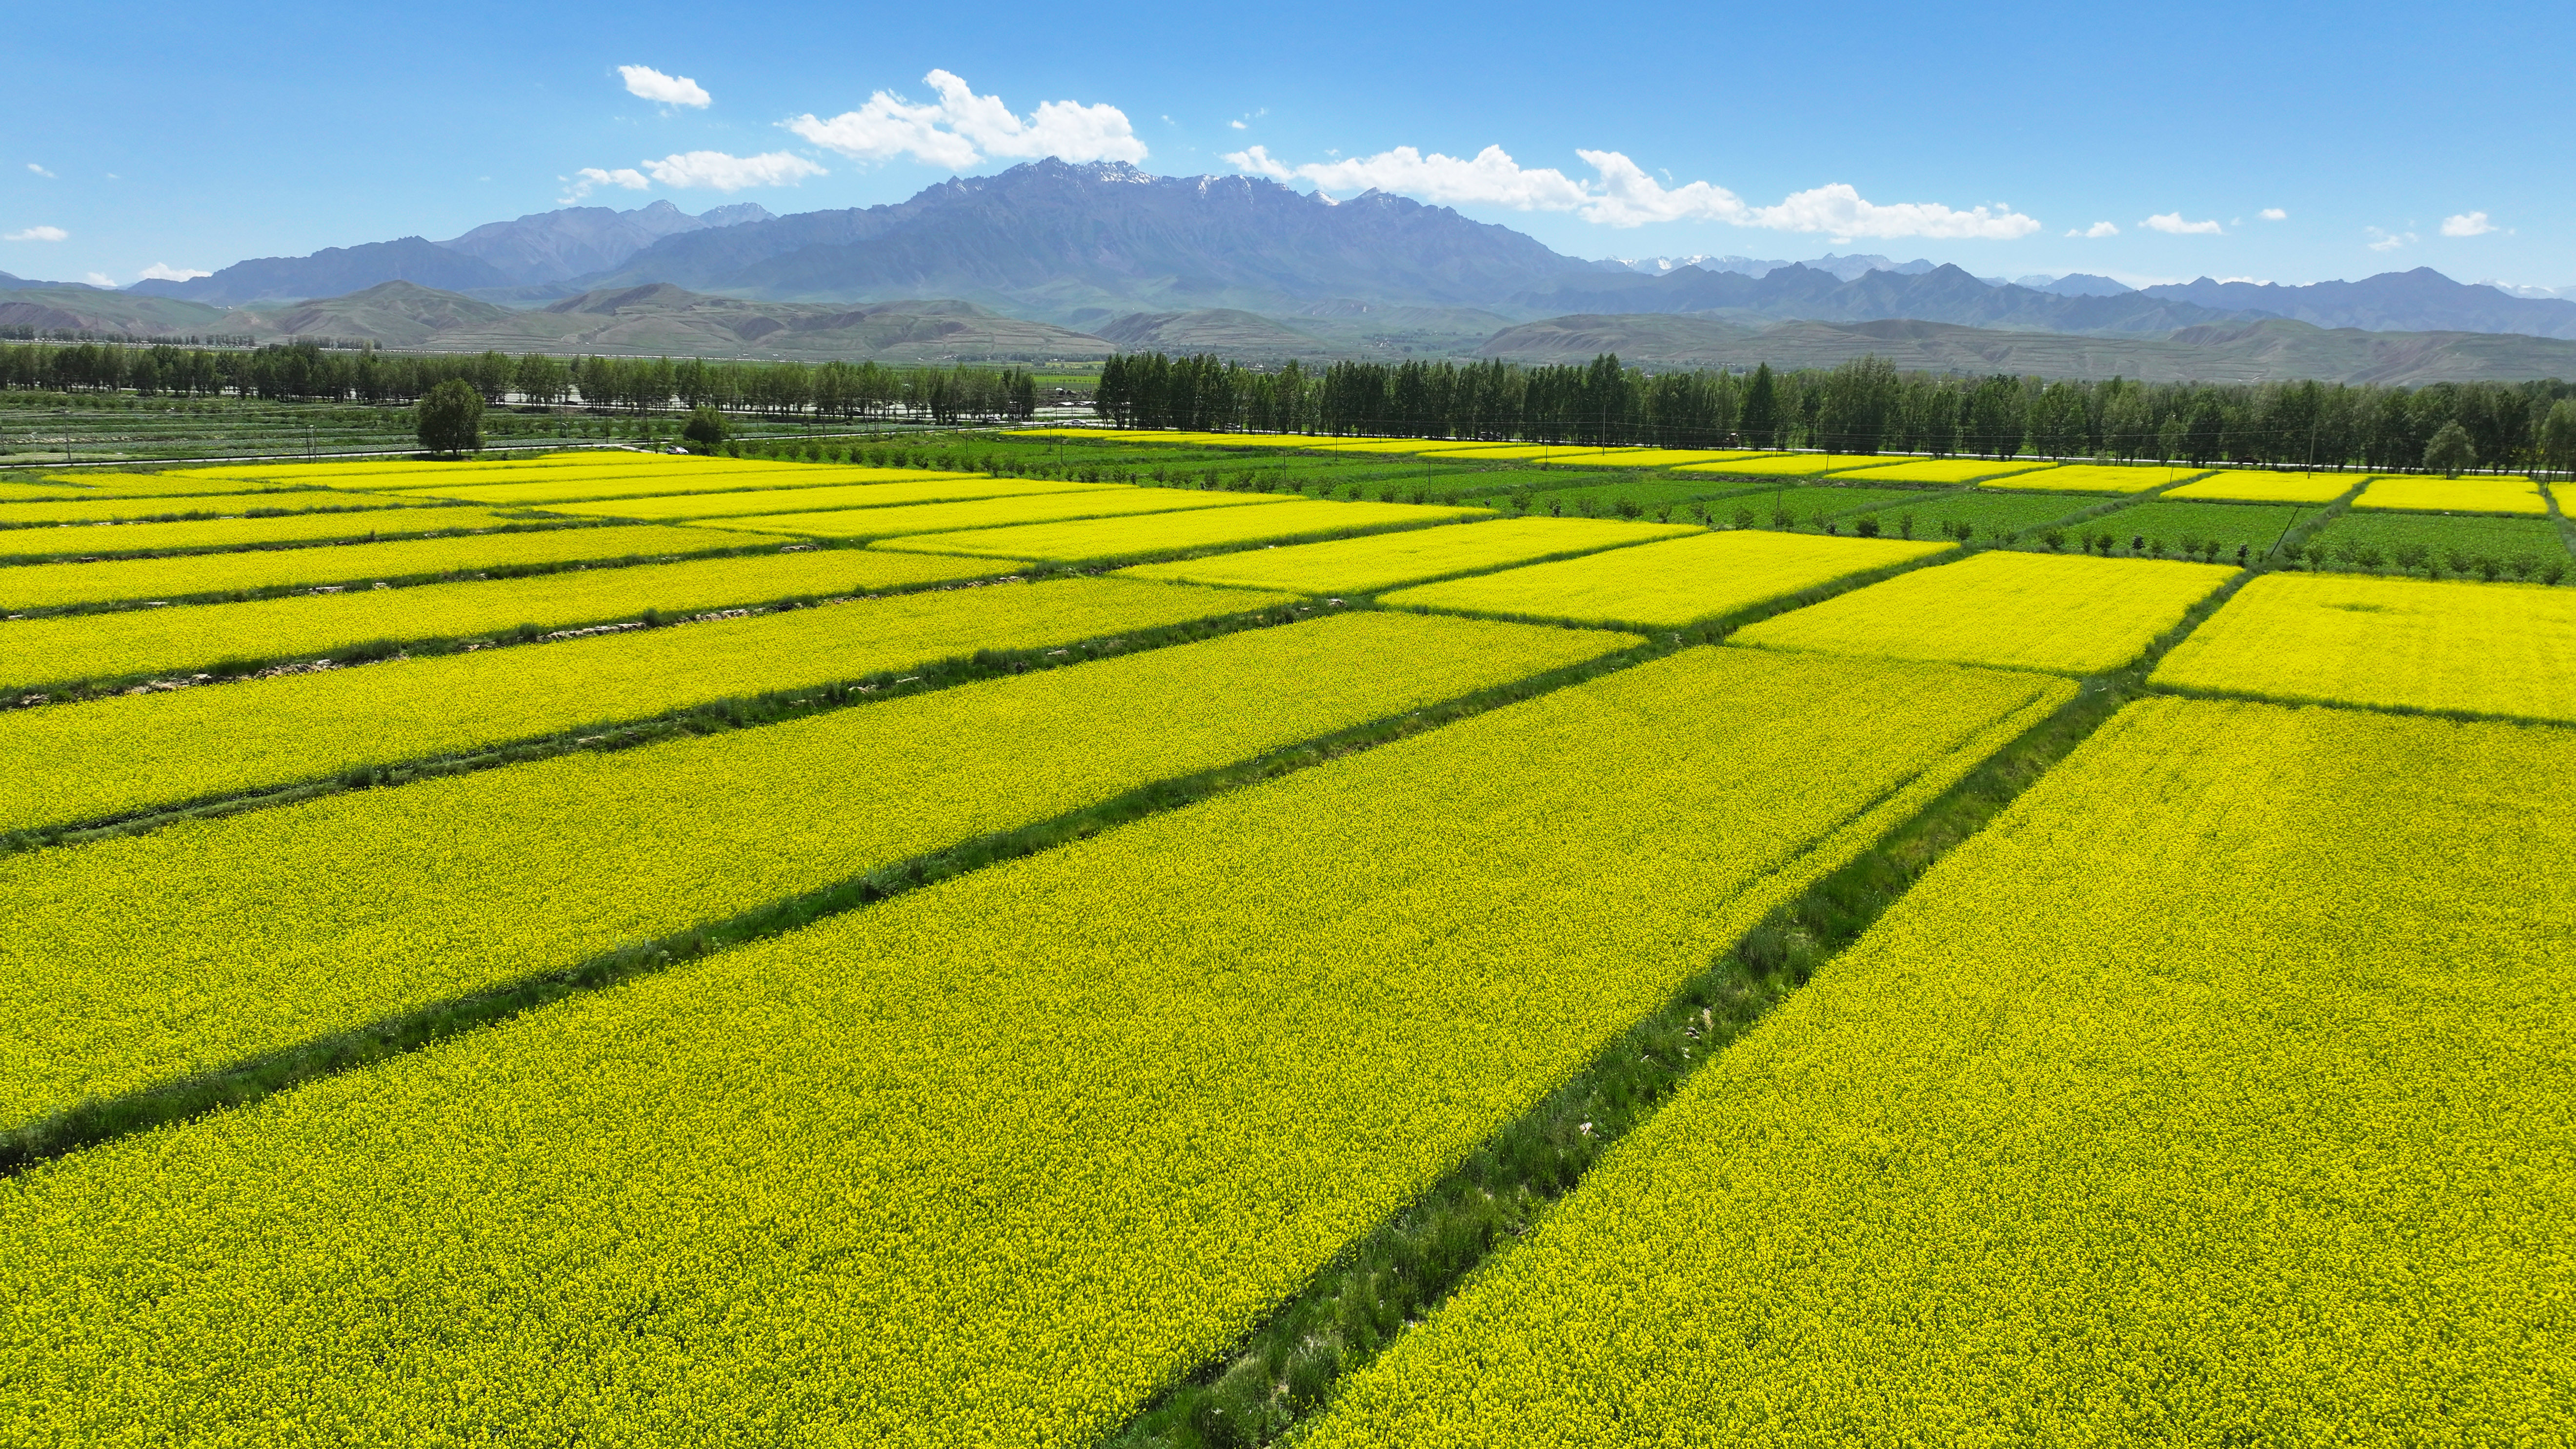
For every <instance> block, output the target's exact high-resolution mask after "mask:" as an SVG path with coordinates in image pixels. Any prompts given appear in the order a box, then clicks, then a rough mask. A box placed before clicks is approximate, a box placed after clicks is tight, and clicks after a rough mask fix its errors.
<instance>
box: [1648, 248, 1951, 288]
mask: <svg viewBox="0 0 2576 1449" xmlns="http://www.w3.org/2000/svg"><path fill="white" fill-rule="evenodd" d="M1599 265H1601V266H1603V267H1606V268H1609V269H1611V270H1613V271H1628V272H1639V273H1643V274H1644V275H1646V276H1649V277H1662V276H1669V275H1671V274H1672V273H1674V272H1678V271H1680V270H1681V269H1682V268H1684V267H1697V268H1699V269H1700V270H1701V271H1703V272H1737V273H1740V274H1742V275H1744V276H1748V277H1760V276H1766V275H1768V274H1770V273H1772V272H1776V271H1778V270H1780V269H1781V268H1782V267H1788V266H1802V267H1810V268H1813V269H1814V270H1816V271H1819V272H1831V273H1832V274H1833V275H1835V276H1837V277H1840V278H1842V279H1843V280H1844V281H1846V282H1848V281H1851V280H1852V279H1854V278H1856V277H1859V276H1862V275H1864V274H1866V273H1869V272H1897V273H1901V274H1904V275H1908V276H1911V275H1914V274H1916V273H1921V272H1928V271H1930V270H1932V268H1933V266H1934V263H1932V262H1928V261H1925V260H1924V259H1922V258H1921V257H1917V258H1915V259H1914V260H1913V261H1910V262H1899V261H1892V260H1890V259H1889V258H1886V257H1882V256H1876V255H1871V254H1866V253H1864V254H1861V255H1857V256H1848V257H1838V256H1835V255H1834V254H1832V253H1831V252H1828V253H1826V254H1825V255H1823V256H1821V257H1818V258H1816V259H1815V260H1814V261H1811V262H1772V261H1764V260H1762V259H1760V258H1758V257H1709V256H1699V257H1604V258H1603V259H1602V260H1601V262H1600V263H1599Z"/></svg>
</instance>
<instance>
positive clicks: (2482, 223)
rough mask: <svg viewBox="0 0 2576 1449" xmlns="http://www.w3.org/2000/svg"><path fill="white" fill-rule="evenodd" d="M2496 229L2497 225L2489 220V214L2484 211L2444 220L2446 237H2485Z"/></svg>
mask: <svg viewBox="0 0 2576 1449" xmlns="http://www.w3.org/2000/svg"><path fill="white" fill-rule="evenodd" d="M2495 229H2496V226H2495V223H2494V222H2491V221H2489V220H2487V214H2486V213H2485V212H2483V211H2471V212H2464V213H2462V214H2461V215H2459V216H2446V217H2444V218H2442V235H2444V236H2485V235H2486V234H2487V233H2488V232H2491V231H2493V230H2495Z"/></svg>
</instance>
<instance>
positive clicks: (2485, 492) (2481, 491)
mask: <svg viewBox="0 0 2576 1449" xmlns="http://www.w3.org/2000/svg"><path fill="white" fill-rule="evenodd" d="M2352 506H2353V507H2355V508H2397V509H2405V510H2407V511H2410V512H2415V513H2547V512H2548V511H2549V504H2548V502H2547V501H2546V500H2545V499H2543V498H2542V497H2541V496H2540V488H2539V485H2537V484H2535V483H2533V482H2532V481H2531V480H2530V479H2528V478H2474V477H2472V478H2434V477H2430V476H2421V477H2406V478H2374V479H2372V480H2371V481H2370V486H2369V487H2367V488H2364V489H2363V490H2361V496H2360V497H2359V498H2356V499H2354V500H2353V501H2352Z"/></svg>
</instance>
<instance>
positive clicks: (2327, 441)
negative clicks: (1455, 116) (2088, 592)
mask: <svg viewBox="0 0 2576 1449" xmlns="http://www.w3.org/2000/svg"><path fill="white" fill-rule="evenodd" d="M1092 407H1093V409H1094V411H1095V412H1097V413H1098V415H1099V416H1100V417H1101V418H1102V419H1103V420H1105V421H1107V422H1109V423H1111V424H1113V425H1115V426H1118V427H1125V428H1182V429H1192V430H1201V431H1213V432H1227V431H1239V430H1248V431H1260V432H1311V433H1323V434H1334V435H1355V434H1356V435H1380V436H1388V437H1430V438H1462V439H1482V440H1492V441H1525V442H1535V443H1561V444H1573V445H1610V444H1637V443H1642V444H1656V445H1661V446H1665V447H1680V448H1716V447H1728V446H1739V447H1754V448H1821V449H1827V450H1830V451H1834V452H1843V453H1881V452H1897V453H1927V454H1932V455H1935V456H1942V455H1954V454H1955V455H1976V456H1985V457H1997V458H2012V457H2019V456H2025V455H2027V456H2034V457H2051V458H2076V457H2100V458H2112V459H2123V460H2145V459H2155V460H2159V461H2173V462H2184V463H2191V464H2195V465H2207V464H2212V463H2221V462H2231V461H2233V462H2244V463H2259V464H2278V465H2310V464H2312V465H2314V466H2316V467H2320V468H2341V467H2365V468H2416V467H2423V466H2426V463H2427V450H2428V448H2429V449H2432V451H2434V452H2436V453H2439V454H2441V455H2442V457H2441V459H2440V460H2439V461H2437V462H2436V463H2435V464H2434V466H2442V467H2451V466H2474V467H2490V468H2526V467H2544V466H2545V467H2551V468H2560V469H2565V468H2570V467H2576V386H2571V385H2570V384H2568V383H2564V382H2560V381H2557V380H2555V379H2552V380H2550V381H2546V382H2527V383H2496V382H2459V383H2455V382H2440V383H2433V384H2429V385H2427V386H2424V387H2420V388H2404V387H2386V386H2379V385H2375V384H2366V383H2320V382H2267V383H2250V384H2246V383H2234V384H2230V383H2147V382H2137V381H2131V380H2127V379H2121V378H2114V379H2111V380H2109V381H2107V382H2071V381H2059V382H2049V381H2045V380H2043V379H2040V378H2036V377H2017V376H2012V375H2008V374H1997V375H1994V376H1991V377H1962V376H1958V375H1955V374H1945V373H1925V372H1900V371H1898V370H1897V369H1896V367H1895V365H1894V364H1892V363H1890V362H1888V361H1887V360H1886V359H1884V358H1880V357H1862V358H1858V359H1855V360H1853V361H1850V362H1846V363H1843V364H1842V365H1840V366H1837V367H1833V368H1802V369H1782V370H1774V369H1773V368H1771V367H1770V366H1769V365H1768V364H1765V365H1763V366H1761V367H1757V368H1755V369H1754V370H1753V371H1751V372H1733V371H1705V370H1703V371H1671V372H1648V371H1645V370H1643V369H1640V368H1634V367H1627V366H1623V365H1622V364H1621V363H1620V361H1619V359H1618V357H1617V356H1616V355H1615V354H1605V355H1603V356H1600V357H1597V358H1594V359H1593V360H1592V361H1591V362H1590V363H1587V364H1579V365H1563V366H1541V367H1525V366H1521V365H1519V364H1516V363H1508V362H1495V361H1483V362H1447V361H1411V362H1404V363H1396V364H1389V363H1382V362H1338V363H1334V364H1332V365H1331V366H1329V367H1326V368H1324V369H1322V370H1321V371H1314V370H1309V369H1305V368H1302V367H1300V366H1299V365H1298V364H1296V363H1293V362H1292V363H1289V364H1287V365H1285V366H1283V367H1280V368H1278V369H1276V370H1267V369H1259V368H1251V367H1246V366H1244V365H1243V364H1241V363H1234V362H1225V361H1221V360H1219V359H1217V358H1214V357H1188V358H1172V357H1165V356H1163V355H1162V354H1160V353H1142V354H1131V355H1125V356H1119V357H1113V358H1111V359H1110V360H1109V362H1108V363H1107V364H1106V365H1105V366H1104V368H1103V369H1102V373H1101V379H1100V385H1099V388H1098V390H1097V392H1096V393H1095V394H1094V397H1093V400H1092ZM2437 440H2439V445H2438V446H2436V444H2437ZM2463 449H2465V457H2466V459H2467V461H2466V463H2465V464H2463V463H2462V461H2461V460H2462V458H2463V456H2464V454H2463Z"/></svg>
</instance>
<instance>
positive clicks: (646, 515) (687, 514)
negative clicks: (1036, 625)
mask: <svg viewBox="0 0 2576 1449" xmlns="http://www.w3.org/2000/svg"><path fill="white" fill-rule="evenodd" d="M1111 489H1116V490H1118V491H1121V492H1124V491H1125V487H1124V485H1122V484H1117V483H1082V482H1076V481H1073V480H1070V479H1066V480H1056V481H1050V480H1043V479H1037V478H987V477H985V476H983V475H982V474H980V473H978V474H964V473H959V474H950V475H940V476H934V477H930V478H923V477H922V476H921V475H920V474H918V473H912V474H906V475H904V476H903V477H902V478H901V479H900V480H899V481H894V482H885V483H841V484H829V485H823V486H817V487H800V488H797V489H795V490H794V491H792V492H787V493H782V492H781V491H780V490H779V489H777V488H760V489H757V490H754V491H751V492H744V493H683V494H679V495H676V496H669V495H666V496H660V497H652V498H611V499H602V500H598V501H595V502H588V503H550V504H547V505H546V506H545V511H546V512H548V513H567V514H572V515H574V516H576V517H591V518H632V519H637V520H641V521H650V522H660V521H664V520H669V519H704V518H746V517H750V516H752V515H755V514H763V513H766V514H776V513H777V512H778V511H779V509H780V507H781V506H790V507H793V508H795V509H796V511H797V512H798V513H800V514H804V513H827V512H831V511H833V510H836V509H842V508H892V507H897V506H900V505H904V504H914V503H964V502H970V501H973V500H976V499H982V498H1033V497H1038V496H1041V495H1060V494H1067V493H1099V492H1103V491H1107V490H1111Z"/></svg>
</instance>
